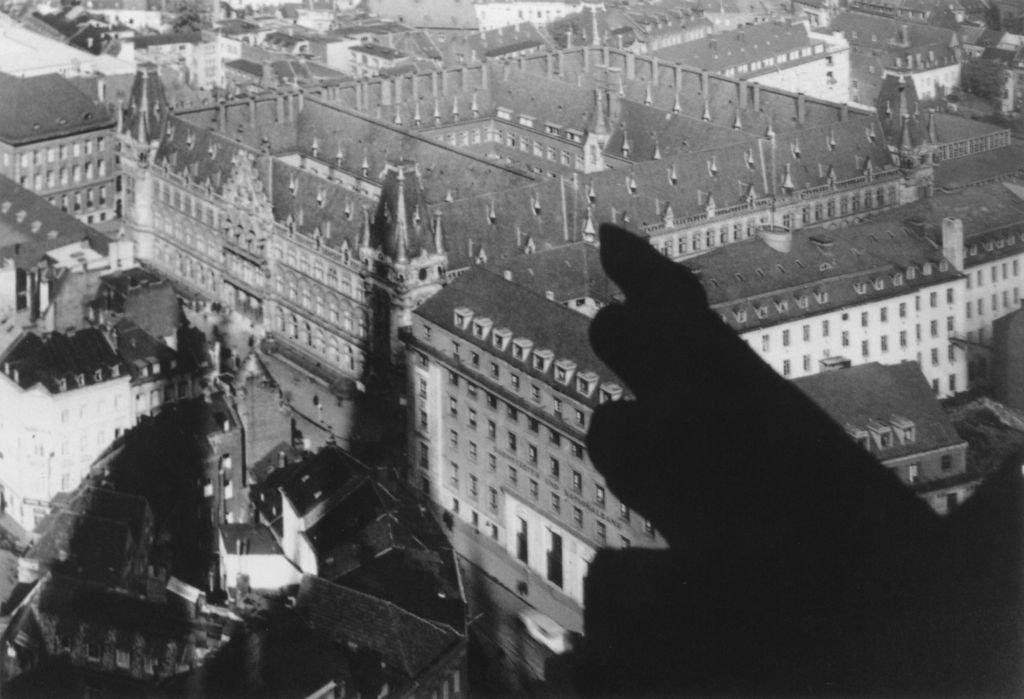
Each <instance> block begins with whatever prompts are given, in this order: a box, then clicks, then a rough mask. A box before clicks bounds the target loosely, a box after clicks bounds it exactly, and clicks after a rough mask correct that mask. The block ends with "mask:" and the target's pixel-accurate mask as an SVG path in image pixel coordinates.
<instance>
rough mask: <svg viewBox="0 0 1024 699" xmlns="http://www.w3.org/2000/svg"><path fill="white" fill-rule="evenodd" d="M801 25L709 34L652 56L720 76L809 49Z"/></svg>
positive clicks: (773, 24)
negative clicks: (724, 72)
mask: <svg viewBox="0 0 1024 699" xmlns="http://www.w3.org/2000/svg"><path fill="white" fill-rule="evenodd" d="M814 43H818V42H814V41H812V40H811V38H810V37H809V36H808V32H807V28H806V26H805V25H803V24H787V23H784V22H764V23H762V24H754V25H750V26H746V27H742V28H740V29H735V30H733V31H728V32H721V33H716V34H712V35H711V36H708V37H705V38H703V39H698V40H696V41H687V42H684V43H681V44H677V45H675V46H671V47H668V48H663V49H659V50H657V51H654V52H652V55H654V56H657V57H658V58H661V59H663V60H666V61H671V62H673V63H682V64H684V65H688V66H693V67H695V68H703V69H706V70H710V71H714V72H722V71H723V70H725V69H726V68H734V67H738V66H742V65H744V64H747V63H750V62H751V61H758V60H762V59H765V58H769V57H775V56H778V55H779V54H781V53H785V52H788V51H794V50H796V49H801V48H804V47H808V46H812V45H813V44H814Z"/></svg>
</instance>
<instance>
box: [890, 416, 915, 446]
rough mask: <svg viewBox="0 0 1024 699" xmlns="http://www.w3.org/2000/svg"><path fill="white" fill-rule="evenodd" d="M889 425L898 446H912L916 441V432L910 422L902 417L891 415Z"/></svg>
mask: <svg viewBox="0 0 1024 699" xmlns="http://www.w3.org/2000/svg"><path fill="white" fill-rule="evenodd" d="M890 423H891V424H892V427H893V430H894V431H895V433H896V439H898V440H899V443H900V444H912V443H913V442H914V441H915V440H916V439H917V430H916V429H915V427H914V423H913V422H912V421H911V420H908V419H907V418H905V417H903V416H902V415H893V416H892V419H891V420H890Z"/></svg>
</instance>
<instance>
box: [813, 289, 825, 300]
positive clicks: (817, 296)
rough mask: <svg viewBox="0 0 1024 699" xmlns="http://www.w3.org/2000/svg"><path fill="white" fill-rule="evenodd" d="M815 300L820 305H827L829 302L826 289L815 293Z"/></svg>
mask: <svg viewBox="0 0 1024 699" xmlns="http://www.w3.org/2000/svg"><path fill="white" fill-rule="evenodd" d="M814 300H815V301H817V302H818V303H826V302H827V301H828V291H827V290H825V289H819V290H817V291H815V292H814Z"/></svg>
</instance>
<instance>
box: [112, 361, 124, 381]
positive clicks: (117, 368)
mask: <svg viewBox="0 0 1024 699" xmlns="http://www.w3.org/2000/svg"><path fill="white" fill-rule="evenodd" d="M110 375H111V376H112V377H113V378H115V379H116V378H117V377H118V376H120V375H121V367H120V366H118V365H117V364H114V365H113V366H112V367H110Z"/></svg>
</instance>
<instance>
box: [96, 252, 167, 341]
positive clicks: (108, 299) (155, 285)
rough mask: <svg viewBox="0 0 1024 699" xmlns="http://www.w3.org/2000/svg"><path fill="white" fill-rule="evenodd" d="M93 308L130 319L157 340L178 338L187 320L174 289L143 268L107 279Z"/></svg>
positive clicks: (109, 276)
mask: <svg viewBox="0 0 1024 699" xmlns="http://www.w3.org/2000/svg"><path fill="white" fill-rule="evenodd" d="M91 305H92V306H93V307H94V308H96V309H98V310H103V311H108V312H111V313H116V314H120V315H124V316H126V317H128V318H130V319H131V320H132V321H134V322H135V323H136V324H137V325H138V326H139V327H140V328H142V329H143V330H144V331H145V332H147V333H149V334H150V335H152V336H154V337H168V336H173V335H175V333H176V332H177V331H178V328H179V327H181V325H182V323H183V322H184V320H185V316H184V312H183V311H182V310H181V304H180V302H179V301H178V297H177V294H175V293H174V287H172V286H171V284H170V283H169V282H167V281H166V280H164V279H161V278H160V277H158V276H157V275H156V274H154V273H152V272H150V271H148V270H145V269H142V268H134V269H129V270H122V271H118V272H114V273H113V274H108V275H106V276H104V277H103V278H102V279H101V280H100V288H99V290H98V292H97V294H96V298H95V299H94V300H93V302H92V304H91Z"/></svg>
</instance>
